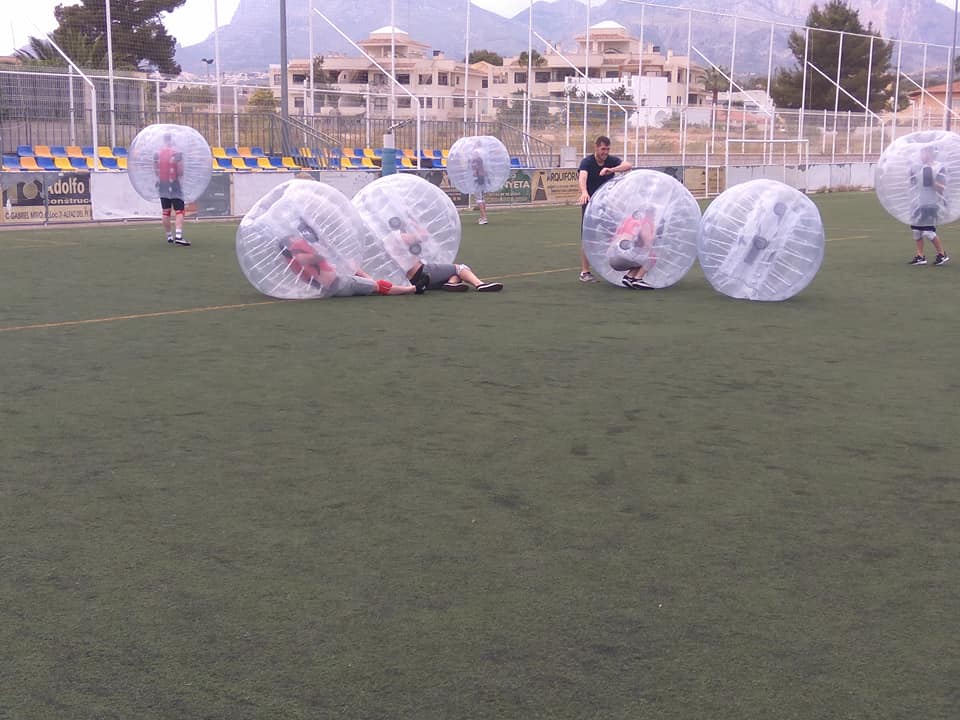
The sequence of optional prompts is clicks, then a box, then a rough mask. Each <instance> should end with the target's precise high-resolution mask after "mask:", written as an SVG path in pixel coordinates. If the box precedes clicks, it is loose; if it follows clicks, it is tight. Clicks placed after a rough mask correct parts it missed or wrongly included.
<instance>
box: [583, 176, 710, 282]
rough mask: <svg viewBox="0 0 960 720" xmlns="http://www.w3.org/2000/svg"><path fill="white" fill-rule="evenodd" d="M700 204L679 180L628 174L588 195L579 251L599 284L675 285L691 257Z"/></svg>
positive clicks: (689, 266) (684, 272) (695, 250)
mask: <svg viewBox="0 0 960 720" xmlns="http://www.w3.org/2000/svg"><path fill="white" fill-rule="evenodd" d="M699 228H700V206H699V205H698V204H697V201H696V200H695V199H694V197H693V195H691V194H690V191H689V190H687V189H686V188H685V187H684V186H683V185H682V184H681V183H680V182H679V181H677V180H676V179H674V178H672V177H671V176H669V175H667V174H666V173H662V172H658V171H656V170H633V171H631V172H629V173H626V174H625V175H621V176H619V177H617V178H616V179H614V180H611V181H608V182H607V183H605V184H604V185H603V186H601V188H600V189H599V190H598V191H597V192H596V193H594V195H593V197H591V198H590V202H589V204H588V205H587V212H586V214H585V215H584V218H583V252H584V254H585V255H586V256H587V260H588V261H589V262H590V266H591V267H592V268H593V269H594V271H595V272H597V273H598V274H599V275H600V276H601V277H603V279H604V280H606V281H607V282H611V283H613V284H614V285H617V286H618V287H637V285H636V284H633V283H632V282H631V279H633V280H636V279H639V278H642V279H643V280H644V281H645V283H646V284H647V285H648V286H650V287H654V288H664V287H668V286H670V285H673V284H674V283H676V282H678V281H679V280H680V279H681V278H682V277H683V276H684V275H685V274H686V273H687V271H688V270H690V268H691V267H692V266H693V263H694V261H695V260H696V259H697V231H698V230H699Z"/></svg>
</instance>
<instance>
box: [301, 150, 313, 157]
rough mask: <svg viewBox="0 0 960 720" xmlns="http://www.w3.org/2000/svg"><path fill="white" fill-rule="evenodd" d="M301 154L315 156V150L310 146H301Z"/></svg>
mask: <svg viewBox="0 0 960 720" xmlns="http://www.w3.org/2000/svg"><path fill="white" fill-rule="evenodd" d="M300 155H302V156H303V157H308V158H309V157H313V151H312V150H311V149H310V148H308V147H302V148H300Z"/></svg>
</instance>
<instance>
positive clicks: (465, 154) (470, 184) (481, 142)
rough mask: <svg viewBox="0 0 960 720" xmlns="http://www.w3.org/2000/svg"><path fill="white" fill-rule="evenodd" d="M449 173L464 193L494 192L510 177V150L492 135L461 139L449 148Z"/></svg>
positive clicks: (455, 185) (453, 182) (455, 184)
mask: <svg viewBox="0 0 960 720" xmlns="http://www.w3.org/2000/svg"><path fill="white" fill-rule="evenodd" d="M447 176H448V177H449V178H450V182H451V184H452V185H453V186H454V187H455V188H456V189H457V190H459V191H460V192H462V193H467V194H470V195H477V194H480V193H487V192H495V191H497V190H499V189H500V188H502V187H503V184H504V183H505V182H506V181H507V178H509V177H510V153H509V152H508V151H507V148H506V146H505V145H504V144H503V143H502V142H500V140H499V139H498V138H495V137H493V136H492V135H477V136H474V137H464V138H460V139H459V140H457V141H456V142H455V143H454V144H453V146H452V147H451V148H450V153H449V155H448V157H447Z"/></svg>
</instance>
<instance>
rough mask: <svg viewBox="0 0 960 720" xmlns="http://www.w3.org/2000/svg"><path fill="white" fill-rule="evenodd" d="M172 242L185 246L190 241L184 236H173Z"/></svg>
mask: <svg viewBox="0 0 960 720" xmlns="http://www.w3.org/2000/svg"><path fill="white" fill-rule="evenodd" d="M173 244H174V245H183V246H184V247H186V246H187V245H189V244H190V241H189V240H187V239H186V238H185V237H178V238H174V239H173Z"/></svg>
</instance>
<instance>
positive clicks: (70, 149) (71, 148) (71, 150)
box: [67, 145, 83, 157]
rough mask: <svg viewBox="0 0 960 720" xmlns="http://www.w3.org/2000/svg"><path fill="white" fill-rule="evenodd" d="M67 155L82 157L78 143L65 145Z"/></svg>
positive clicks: (81, 150)
mask: <svg viewBox="0 0 960 720" xmlns="http://www.w3.org/2000/svg"><path fill="white" fill-rule="evenodd" d="M67 157H83V149H82V148H81V147H80V146H79V145H67Z"/></svg>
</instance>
